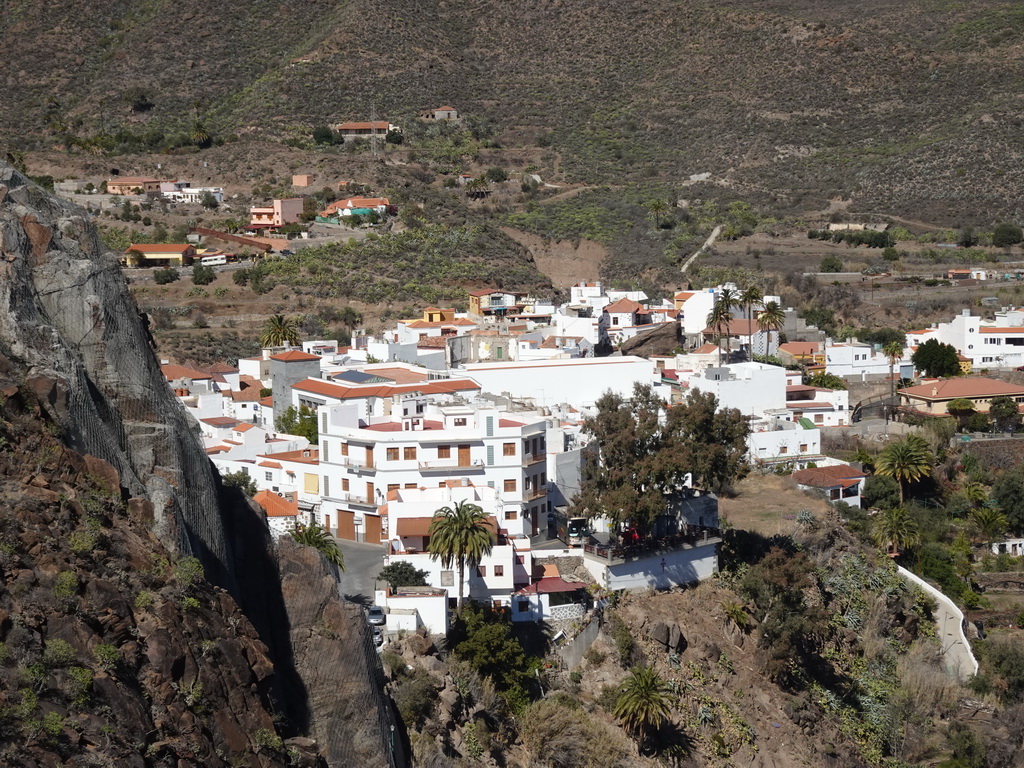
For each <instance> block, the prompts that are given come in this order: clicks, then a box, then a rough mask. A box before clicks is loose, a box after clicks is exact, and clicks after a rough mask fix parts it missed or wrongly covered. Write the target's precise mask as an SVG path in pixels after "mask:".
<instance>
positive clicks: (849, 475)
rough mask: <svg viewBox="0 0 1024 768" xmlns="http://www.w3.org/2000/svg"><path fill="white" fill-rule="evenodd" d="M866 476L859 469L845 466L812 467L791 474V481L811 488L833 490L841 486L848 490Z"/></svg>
mask: <svg viewBox="0 0 1024 768" xmlns="http://www.w3.org/2000/svg"><path fill="white" fill-rule="evenodd" d="M865 477H867V475H865V474H864V473H863V472H861V471H860V470H859V469H854V468H853V467H851V466H848V465H846V464H840V465H837V466H831V467H812V468H810V469H800V470H797V471H796V472H794V473H793V479H794V480H796V482H797V483H799V484H800V485H809V486H811V487H813V488H835V487H837V486H842V487H843V488H849V487H850V486H851V485H856V484H857V483H858V482H860V481H861V480H863V479H864V478H865Z"/></svg>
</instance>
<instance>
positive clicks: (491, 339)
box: [163, 281, 1024, 634]
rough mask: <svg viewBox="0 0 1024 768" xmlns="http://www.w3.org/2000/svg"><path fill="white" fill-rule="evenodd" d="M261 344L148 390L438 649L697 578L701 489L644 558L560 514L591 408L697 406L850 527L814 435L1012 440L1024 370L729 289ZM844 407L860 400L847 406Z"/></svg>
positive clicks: (214, 456) (289, 332)
mask: <svg viewBox="0 0 1024 768" xmlns="http://www.w3.org/2000/svg"><path fill="white" fill-rule="evenodd" d="M268 331H269V332H270V333H271V335H272V336H274V338H273V339H272V341H273V343H271V344H268V345H266V346H265V347H264V349H263V350H262V351H261V353H260V355H258V356H255V357H251V358H245V359H240V360H239V361H238V364H237V367H235V366H230V365H227V364H223V363H221V364H215V365H212V366H208V367H206V368H205V369H202V370H200V369H197V368H193V367H184V366H181V365H178V364H175V363H173V362H172V361H164V365H163V372H164V377H165V379H166V380H167V382H168V385H169V386H170V387H172V388H173V390H174V392H175V393H176V394H177V395H178V397H179V398H180V400H181V402H182V403H183V404H184V406H185V408H186V410H187V411H188V413H190V414H191V415H192V416H193V417H194V419H195V421H196V424H197V429H198V430H199V431H200V432H201V434H202V439H203V442H204V444H205V446H206V452H207V454H208V455H209V456H210V458H211V460H212V461H213V463H214V464H215V465H216V467H217V468H218V470H219V471H220V472H221V474H222V476H223V477H225V478H227V479H228V480H229V481H232V482H235V481H239V482H242V483H243V484H245V485H247V486H248V487H250V489H251V490H252V491H253V492H254V494H255V495H254V499H255V500H256V502H257V503H259V504H260V505H261V506H262V508H263V509H264V510H265V512H266V515H267V521H268V524H269V526H270V528H271V530H272V531H273V532H274V533H275V535H279V536H280V535H288V534H289V533H291V532H293V531H295V530H296V529H297V528H302V527H306V526H318V527H321V528H322V529H324V530H325V531H327V532H328V533H329V534H330V535H331V536H333V537H336V538H337V539H338V540H340V541H342V542H345V541H349V542H358V543H362V544H367V545H371V544H372V545H374V546H378V547H379V548H380V554H381V562H382V563H383V564H385V565H387V564H394V563H399V562H405V563H409V564H410V565H411V566H413V568H415V569H417V570H419V571H422V572H424V573H425V574H426V579H425V581H426V585H425V586H418V587H399V588H389V587H387V586H386V584H385V583H384V582H378V583H377V588H376V590H375V594H374V600H375V603H376V606H378V607H379V608H380V609H381V614H380V615H381V617H382V618H381V619H380V623H381V624H382V629H384V630H385V631H386V632H388V633H392V634H393V633H395V632H398V631H400V630H401V631H413V630H416V629H420V630H423V631H426V632H428V633H430V634H444V633H445V632H446V631H447V629H448V626H449V624H448V622H449V617H450V615H451V614H450V610H449V609H450V608H451V607H453V606H454V601H455V598H456V595H457V594H458V595H462V594H463V593H464V594H465V595H466V597H468V598H470V599H473V600H476V601H482V602H485V603H487V604H489V605H492V606H494V607H497V608H501V609H503V610H507V611H509V612H510V617H511V619H512V620H513V621H546V622H556V624H557V623H558V622H560V621H566V622H570V623H571V622H573V621H578V620H579V619H580V618H581V617H582V616H584V614H585V613H586V611H587V610H588V608H592V607H593V606H594V602H593V600H594V598H593V595H594V590H598V591H601V592H602V593H609V592H611V591H615V590H621V589H630V590H632V589H646V588H656V589H663V588H668V587H672V586H678V585H685V584H688V583H693V582H696V581H699V580H701V579H706V578H708V577H709V576H711V575H713V574H714V573H716V571H717V567H718V545H719V544H720V542H721V538H720V534H721V521H720V517H719V509H718V498H717V497H716V495H715V494H713V493H711V492H710V491H709V490H708V489H705V488H699V487H680V488H678V489H677V490H676V491H675V492H674V493H673V494H671V496H666V499H665V511H664V514H663V515H662V519H661V520H659V523H658V535H657V536H653V535H652V536H647V533H648V532H646V531H645V532H644V534H645V535H644V537H643V541H638V540H637V535H636V532H635V531H632V530H631V529H628V528H627V529H625V530H624V529H622V528H621V527H617V526H615V525H613V524H610V523H609V521H608V520H604V519H600V518H595V519H586V520H582V519H581V518H582V513H580V512H579V511H578V510H576V508H575V507H574V504H573V500H574V496H576V494H577V492H578V491H579V488H580V485H581V472H582V467H583V464H584V460H585V459H584V457H585V453H586V451H587V445H588V443H589V439H590V438H589V437H588V435H587V433H586V431H585V430H584V423H585V421H586V419H587V418H588V417H592V416H594V415H595V412H596V410H595V405H596V403H597V402H598V401H599V399H600V398H601V397H602V395H604V394H605V393H609V392H610V393H613V394H615V395H617V396H619V397H621V398H624V399H626V400H628V399H629V398H630V397H631V396H632V394H633V392H634V388H635V387H636V386H638V385H640V386H646V387H650V388H651V391H653V392H654V393H656V395H657V397H659V398H660V399H661V400H663V401H664V403H665V404H666V405H667V406H669V407H671V406H673V405H676V404H679V403H682V402H685V401H686V400H687V398H688V397H690V395H691V393H696V392H700V393H705V394H710V395H713V396H714V398H715V399H716V402H717V405H718V407H719V408H720V409H735V410H736V411H737V412H738V413H739V414H741V415H742V417H743V418H744V419H745V421H746V423H747V425H748V428H749V432H748V435H747V439H746V461H747V463H748V464H749V467H750V471H752V472H755V473H760V474H776V475H787V476H791V477H792V479H793V480H794V481H795V482H796V484H797V487H798V488H801V489H804V490H805V491H806V492H808V493H809V494H812V495H813V496H815V497H817V498H823V499H825V500H827V501H828V502H830V503H839V502H841V503H843V504H845V505H849V507H851V508H858V509H859V508H861V507H862V506H867V505H865V504H863V496H864V486H865V481H866V479H867V477H868V475H867V474H866V472H865V471H864V468H863V467H862V465H861V464H859V463H858V462H855V461H850V460H843V459H841V458H838V457H836V456H832V455H829V454H828V451H826V449H825V447H824V445H823V444H824V443H826V442H828V441H827V440H825V439H823V436H824V435H827V434H831V435H837V434H839V435H842V434H857V435H859V436H862V437H864V438H866V439H868V440H875V441H884V440H887V439H889V438H890V437H892V438H894V439H895V438H897V437H899V436H901V435H905V434H908V433H910V432H913V431H915V429H917V428H915V427H913V426H911V424H913V423H919V420H920V419H921V418H928V417H932V416H944V415H948V414H954V413H955V412H957V408H960V409H961V410H962V409H963V408H964V406H963V403H964V401H968V402H969V403H970V405H969V406H967V407H968V408H969V409H971V411H972V413H974V414H975V415H976V416H977V418H979V419H981V421H982V422H985V423H986V424H987V423H988V418H989V417H988V411H989V408H990V407H992V406H993V405H995V408H993V414H995V413H996V412H997V410H998V407H999V402H1000V401H1001V400H1002V401H1009V402H1011V403H1012V406H1013V410H1014V412H1015V414H1016V418H1010V419H1009V422H1005V419H1004V420H1003V421H1001V422H1000V424H1001V426H1000V428H1006V429H1010V430H1013V429H1015V428H1016V427H1019V424H1020V415H1019V409H1020V405H1019V404H1021V403H1024V386H1020V385H1017V384H1013V383H1010V382H1008V381H1006V380H1005V379H1006V378H1007V375H1005V374H1007V373H1008V372H1009V373H1010V374H1012V372H1013V370H1014V369H1015V368H1017V367H1018V366H1020V365H1022V364H1024V356H1022V354H1021V352H1018V353H1014V352H1013V351H1012V350H1013V348H1017V347H1021V348H1022V350H1024V313H1022V311H1020V310H1015V309H1000V310H998V311H996V312H995V313H994V316H993V317H992V318H991V319H988V320H983V319H982V318H979V317H976V316H973V315H971V314H969V312H968V311H964V313H962V314H960V315H957V316H955V317H953V318H951V319H950V321H949V322H944V323H939V324H937V325H936V326H935V327H933V328H927V329H919V330H915V331H911V332H909V333H907V334H906V335H905V338H906V342H905V343H904V344H897V345H895V346H894V345H893V344H891V343H890V344H887V345H884V346H883V345H881V344H872V343H861V342H858V341H856V340H847V341H844V342H833V340H832V339H830V338H826V337H824V334H822V332H820V331H819V330H818V329H816V328H814V327H813V326H808V325H807V323H806V322H805V321H803V320H801V319H799V318H798V317H797V316H796V314H795V312H794V310H793V309H790V308H787V309H783V308H781V307H780V305H779V303H778V297H775V296H754V295H750V294H746V295H744V294H743V293H742V292H740V291H739V289H738V287H737V286H735V285H731V284H730V285H722V286H717V287H715V288H711V289H705V290H682V291H677V292H676V293H675V294H674V296H673V298H672V299H671V300H664V301H662V302H651V301H648V299H647V296H646V295H645V294H644V293H643V292H642V291H617V290H611V289H608V288H606V287H604V286H603V285H602V284H601V283H600V282H585V281H583V282H580V283H579V284H577V285H575V286H573V287H572V288H571V291H570V296H569V300H568V301H567V302H565V303H562V304H560V305H558V306H555V305H553V304H552V303H551V302H550V301H545V300H541V299H538V298H536V297H534V296H531V295H529V294H527V293H523V292H514V291H502V290H495V289H482V290H478V291H471V292H470V293H469V311H467V312H457V311H456V310H454V309H452V308H444V307H425V308H423V310H422V316H421V317H420V318H416V319H409V320H399V321H398V322H397V323H396V324H395V325H394V327H393V328H391V329H390V330H388V331H386V332H385V333H382V334H379V335H368V334H366V333H365V332H362V331H356V332H355V333H354V334H353V338H352V340H351V344H350V345H340V344H339V343H338V341H337V340H331V339H326V340H325V339H307V340H303V339H300V338H298V335H297V333H296V331H295V329H294V328H290V327H289V326H288V324H287V318H276V319H275V321H274V324H273V327H272V328H269V327H268ZM658 334H661V335H664V334H668V337H669V338H670V339H672V340H673V342H672V343H673V345H674V346H675V347H676V348H675V350H674V351H673V352H672V354H649V355H648V356H646V357H641V356H637V355H633V354H629V353H628V351H624V349H626V348H627V347H628V345H629V344H630V343H636V342H638V341H642V340H643V339H644V338H647V337H649V336H652V335H658ZM783 338H785V339H786V341H782V340H781V339H783ZM268 340H269V339H268ZM928 343H930V344H931V345H943V346H948V347H949V348H951V349H952V350H955V352H954V355H955V357H954V360H955V367H956V370H955V371H945V372H944V374H943V377H937V376H934V375H933V376H929V375H928V374H929V373H930V371H928V370H919V369H918V366H916V365H915V362H914V360H915V359H916V358H915V354H916V352H917V350H918V349H920V348H921V347H922V346H924V345H925V344H928ZM989 372H991V373H992V376H991V377H990V376H986V375H984V374H985V373H989ZM1000 373H1002V374H1004V375H1003V376H1001V377H998V374H1000ZM968 374H969V375H968ZM979 374H981V375H979ZM854 387H857V388H858V391H861V392H873V393H875V394H873V395H870V396H865V397H863V398H861V400H859V401H852V400H851V392H850V389H852V388H854ZM865 388H866V389H865ZM961 415H962V414H961ZM977 423H978V422H977V420H976V421H975V424H977ZM289 430H291V431H289ZM296 432H300V433H301V434H296ZM832 442H833V444H834V442H835V441H834V440H833V441H832ZM250 483H251V485H250ZM460 505H474V506H475V507H479V509H480V510H482V512H483V514H484V515H485V516H486V519H487V526H488V527H489V528H490V530H491V531H492V534H493V548H492V549H491V550H490V551H489V552H488V553H487V554H486V555H485V556H484V557H482V558H481V559H480V560H479V562H478V563H476V564H475V565H474V566H473V567H472V568H471V569H469V570H467V571H466V572H465V573H464V574H463V575H462V583H461V584H459V583H458V576H457V574H456V572H455V571H454V570H453V569H452V568H446V567H443V566H442V564H441V563H440V562H439V560H438V558H437V557H436V556H435V555H432V554H431V552H430V546H429V539H430V528H431V523H432V520H433V516H434V514H435V512H437V511H438V510H440V509H446V508H447V509H451V508H457V507H459V506H460ZM1019 544H1020V542H1016V541H1010V542H1007V543H1003V544H1002V545H1001V546H1002V547H1003V550H1002V551H1005V550H1006V548H1007V547H1010V549H1011V550H1013V551H1016V549H1017V548H1019ZM994 551H995V550H994ZM570 556H576V557H581V558H582V563H583V571H582V572H581V571H580V569H579V568H576V569H573V570H572V572H566V573H562V572H560V570H559V562H562V563H564V562H565V561H564V560H562V558H565V557H570ZM370 575H372V576H376V574H370ZM567 626H568V625H567Z"/></svg>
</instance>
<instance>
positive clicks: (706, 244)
mask: <svg viewBox="0 0 1024 768" xmlns="http://www.w3.org/2000/svg"><path fill="white" fill-rule="evenodd" d="M720 234H722V225H721V224H719V225H718V226H717V227H715V228H714V229H713V230H711V234H710V235H708V239H707V240H705V241H704V245H702V246H701V247H700V248H698V249H697V252H696V253H695V254H693V256H691V257H690V258H688V259H687V260H686V261H684V262H683V268H682V269H681V270H680V272H682V273H683V274H684V275H685V274H686V270H688V269H689V268H690V265H691V264H692V263H693V262H694V261H696V260H697V257H698V256H700V255H701V254H702V253H704V251H706V250H707V249H708V248H710V247H711V246H712V245H714V244H715V240H717V239H718V236H719V235H720Z"/></svg>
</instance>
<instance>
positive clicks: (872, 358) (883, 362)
mask: <svg viewBox="0 0 1024 768" xmlns="http://www.w3.org/2000/svg"><path fill="white" fill-rule="evenodd" d="M795 343H803V344H806V343H807V342H795ZM825 371H826V373H831V374H834V375H836V376H842V377H844V378H850V377H858V378H860V379H861V380H864V379H865V378H866V377H868V376H872V377H880V376H885V377H887V376H888V375H889V357H888V356H887V355H886V354H885V353H884V352H882V351H881V350H878V349H875V348H874V346H872V345H871V344H864V343H861V342H858V341H850V342H846V343H841V344H826V345H825ZM894 371H895V372H896V373H899V372H900V366H899V361H897V362H896V364H895V368H894Z"/></svg>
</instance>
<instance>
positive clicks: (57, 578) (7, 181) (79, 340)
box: [0, 165, 387, 767]
mask: <svg viewBox="0 0 1024 768" xmlns="http://www.w3.org/2000/svg"><path fill="white" fill-rule="evenodd" d="M0 487H3V490H4V499H5V504H4V505H3V506H2V507H0V579H2V581H0V583H2V584H3V585H4V586H5V587H6V589H2V590H0V733H2V734H3V737H2V738H0V744H3V743H4V742H7V743H13V742H12V740H14V741H16V742H18V743H20V744H23V745H24V750H25V755H26V756H25V757H24V758H18V759H17V760H15V759H14V755H15V754H16V753H15V752H9V753H6V754H5V755H4V759H0V764H5V765H6V764H19V765H37V764H38V765H53V764H55V763H56V761H57V760H58V759H59V760H64V761H65V763H64V764H65V765H176V766H179V767H180V766H184V765H203V766H220V765H265V766H276V765H284V764H287V763H288V761H289V760H290V761H291V764H298V765H312V764H315V763H316V762H317V760H318V759H319V758H318V757H317V754H318V751H319V750H318V748H317V747H316V745H315V742H314V741H313V740H310V739H306V738H304V737H305V736H307V735H308V734H311V733H312V734H317V735H319V736H321V738H322V739H324V741H325V743H332V740H333V741H334V742H338V743H351V744H356V745H358V749H357V750H356V751H351V750H349V751H348V752H346V751H345V750H335V752H336V753H337V754H340V755H342V758H341V759H336V760H333V761H332V762H331V765H356V764H366V765H371V764H372V765H382V764H385V763H386V762H387V758H386V756H385V755H384V751H385V750H386V749H387V744H386V739H385V737H384V726H383V725H382V722H383V721H382V720H380V719H379V718H378V716H377V712H378V711H381V712H384V711H386V710H387V708H386V707H385V706H383V704H384V702H382V701H380V700H378V698H377V697H379V692H378V691H377V688H378V687H377V686H374V685H373V678H372V673H371V671H370V670H369V668H368V665H367V661H368V660H373V661H375V657H370V656H366V655H363V656H359V655H355V656H353V655H352V654H351V652H350V649H351V648H352V647H354V646H359V645H360V644H365V642H366V639H367V637H366V627H365V622H363V621H362V617H361V615H359V612H358V609H354V608H352V610H347V609H346V608H345V607H343V606H342V605H340V604H339V601H338V598H337V595H336V589H335V588H334V587H333V586H332V585H331V584H329V583H327V581H326V580H325V579H326V578H327V576H326V574H327V572H326V570H325V566H324V564H323V563H322V562H321V556H320V555H319V553H317V552H315V551H313V550H308V551H307V550H304V549H303V548H298V547H294V548H289V549H287V550H286V552H287V556H286V557H285V559H284V560H283V563H284V566H285V567H286V569H287V570H288V573H289V574H290V586H289V588H288V595H287V596H286V595H285V594H284V591H283V589H282V583H281V579H280V572H281V569H280V567H279V562H278V559H277V551H276V550H275V548H274V546H273V544H272V541H271V539H270V536H269V532H268V530H267V527H266V523H265V521H264V519H263V518H262V515H261V514H260V513H259V511H258V509H257V508H255V507H254V506H253V505H252V504H251V502H248V501H247V500H246V499H244V497H242V496H241V495H239V494H237V493H236V492H234V491H233V490H232V489H227V488H225V487H223V486H222V485H221V484H220V481H219V477H218V476H217V474H216V472H215V470H214V468H213V466H212V465H211V464H210V462H209V460H208V459H207V457H206V455H205V452H204V451H203V448H202V444H201V442H200V440H199V436H198V431H197V430H196V429H195V427H194V425H193V424H192V423H191V422H190V419H189V417H188V415H187V414H186V413H185V411H184V409H183V408H182V407H181V404H180V403H178V402H177V400H176V398H174V396H173V395H172V394H171V392H170V391H169V389H168V387H167V386H166V383H165V382H164V379H163V376H162V374H161V372H160V369H159V366H158V365H157V362H156V359H155V357H154V355H153V350H152V348H151V339H150V337H149V333H148V330H147V326H146V319H145V317H144V316H142V315H140V313H139V311H138V308H137V307H136V305H135V303H134V301H133V300H132V298H131V296H130V294H129V292H128V290H127V285H126V282H125V280H124V278H123V276H122V275H121V271H120V267H119V266H118V263H117V260H116V258H115V257H114V256H113V255H111V254H109V253H104V252H103V249H102V247H101V246H100V244H99V241H98V239H97V237H96V233H95V231H94V230H93V228H92V227H91V226H90V224H89V222H88V221H87V219H86V216H85V214H84V212H82V211H81V210H80V209H77V208H74V207H72V206H70V205H67V204H65V203H61V202H59V201H56V200H54V199H53V198H51V197H49V196H47V195H46V194H45V193H44V192H42V191H41V190H40V189H39V188H37V187H35V186H33V185H31V184H29V183H28V182H27V180H26V179H25V178H24V177H23V176H21V175H20V174H18V173H17V172H15V171H14V170H12V169H11V168H9V167H7V166H3V165H0ZM306 569H309V572H310V573H309V579H310V581H308V582H306V584H305V586H306V587H309V586H310V585H313V587H315V588H311V591H310V592H309V593H308V594H307V593H304V592H303V586H302V585H303V579H304V576H303V574H304V573H305V570H306ZM314 632H317V633H320V635H318V636H317V637H322V638H325V639H326V640H330V641H331V642H330V643H327V645H328V646H329V650H327V651H325V646H324V642H321V640H318V639H316V638H315V637H313V636H312V633H314ZM293 643H294V645H293ZM343 648H344V649H349V652H348V653H347V654H346V653H345V652H343V651H342V650H341V649H343ZM311 654H312V655H313V656H312V657H310V655H311ZM334 665H337V666H338V667H340V670H332V669H331V668H329V667H333V666H334ZM299 667H301V671H300V669H299ZM304 674H305V675H307V676H309V677H310V678H311V679H312V683H308V682H307V681H306V680H304V679H303V675H304ZM349 693H352V695H353V697H354V698H353V701H356V702H358V706H359V707H360V709H359V710H358V711H354V710H353V709H352V707H344V706H343V707H340V708H339V707H336V706H335V705H334V700H335V699H336V698H340V699H342V700H346V698H347V696H348V694H349ZM338 711H340V712H341V713H342V714H341V716H340V717H339V716H338V715H337V712H338ZM314 718H316V719H314ZM297 736H298V737H303V738H299V739H298V740H293V741H292V742H291V743H285V742H284V741H283V739H284V738H287V737H297ZM353 755H355V756H356V757H354V758H353V757H352V756H353Z"/></svg>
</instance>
